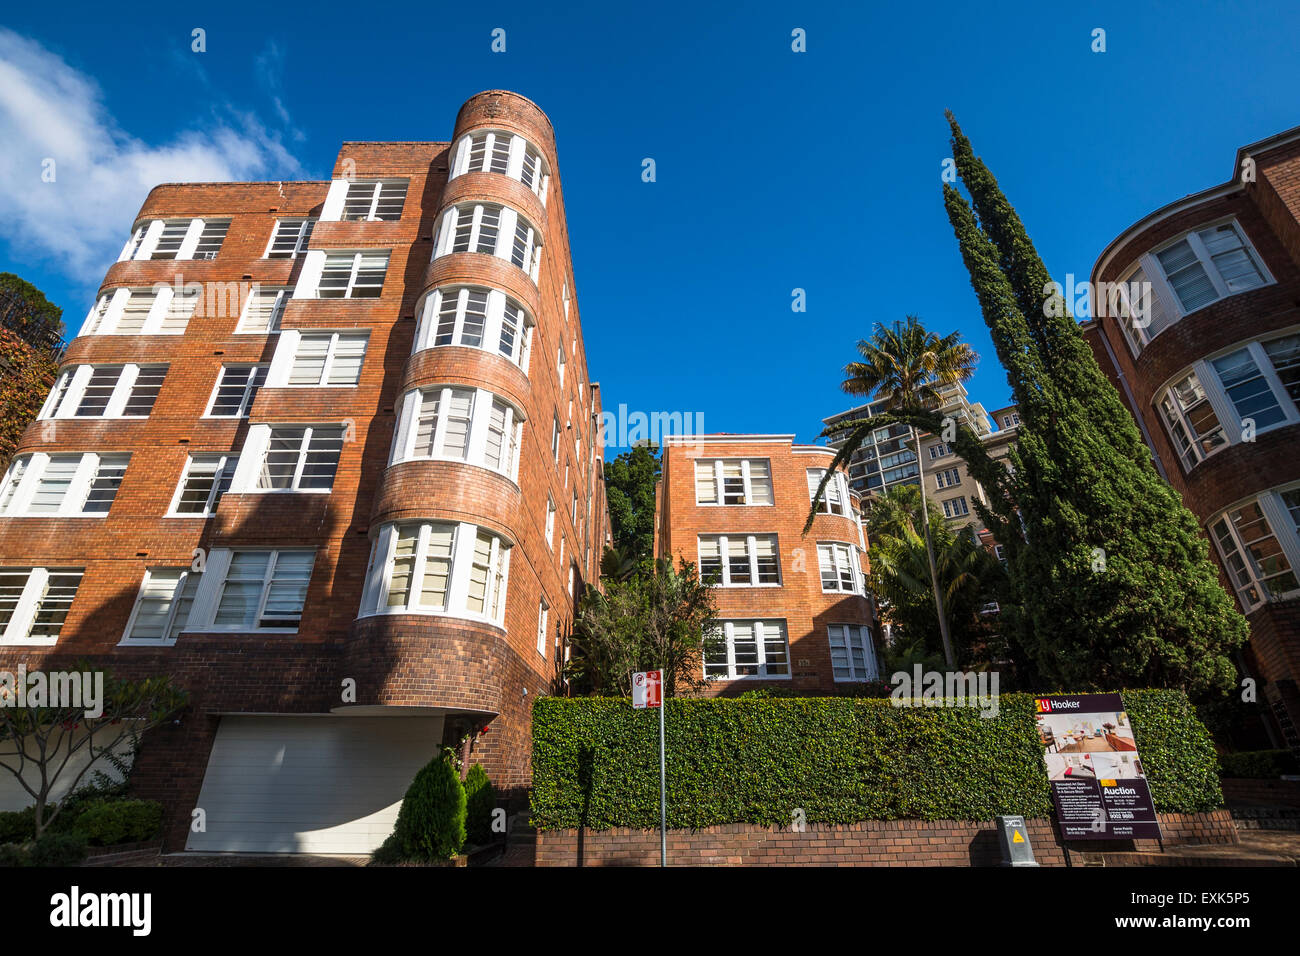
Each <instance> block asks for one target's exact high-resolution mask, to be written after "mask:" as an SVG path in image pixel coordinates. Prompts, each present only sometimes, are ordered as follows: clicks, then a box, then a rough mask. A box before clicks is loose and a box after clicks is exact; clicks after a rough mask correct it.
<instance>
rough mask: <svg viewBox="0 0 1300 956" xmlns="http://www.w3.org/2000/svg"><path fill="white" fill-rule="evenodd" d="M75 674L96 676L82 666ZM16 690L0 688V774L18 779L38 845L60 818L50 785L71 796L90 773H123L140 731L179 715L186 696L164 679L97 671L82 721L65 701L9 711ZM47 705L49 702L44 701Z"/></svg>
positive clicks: (0, 685) (7, 686)
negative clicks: (97, 705) (98, 691)
mask: <svg viewBox="0 0 1300 956" xmlns="http://www.w3.org/2000/svg"><path fill="white" fill-rule="evenodd" d="M73 670H74V671H75V672H78V673H81V674H86V675H91V674H98V673H99V672H98V671H96V670H95V668H94V667H93V666H92V665H91V664H89V663H88V662H84V661H80V662H78V663H77V664H75V665H74V666H73ZM7 676H11V675H7ZM17 695H18V689H17V688H16V687H15V686H14V685H13V684H12V683H10V682H9V681H8V680H5V681H0V767H3V768H4V769H5V770H7V771H9V772H10V773H12V774H13V775H14V777H16V778H17V780H18V784H19V786H21V787H22V788H23V789H24V790H25V791H27V793H28V794H30V795H31V797H32V800H33V801H35V815H36V816H35V823H36V836H37V838H39V837H40V836H41V835H42V834H43V833H44V832H45V831H46V829H48V828H49V826H50V824H51V823H53V822H54V820H55V819H57V818H58V816H59V814H60V812H62V810H63V807H64V803H63V802H56V801H53V800H52V799H51V794H52V793H53V792H54V789H55V787H56V786H61V787H63V789H64V793H65V794H68V795H71V794H72V793H74V792H75V791H76V790H77V788H78V784H80V783H81V781H82V778H84V777H85V776H86V774H87V773H89V772H91V770H92V769H93V770H94V771H95V772H97V773H98V772H101V771H102V770H104V769H105V768H112V769H114V770H116V771H117V772H119V773H122V772H124V771H125V770H126V769H127V766H126V762H125V760H124V759H123V757H122V754H123V752H124V751H126V752H130V753H131V754H132V755H134V753H135V752H136V751H138V750H139V748H140V741H141V738H142V737H143V736H144V734H145V733H146V732H148V731H149V730H152V729H153V728H154V727H157V726H158V725H159V724H161V723H162V722H163V721H165V720H167V719H168V718H170V717H171V716H172V715H173V714H175V713H177V712H179V711H180V710H181V709H182V708H184V707H185V705H186V704H187V703H188V700H189V696H188V694H187V693H186V692H185V691H183V690H181V689H179V688H177V687H174V686H173V685H172V683H171V678H170V677H146V678H144V679H142V680H138V681H133V680H118V679H116V678H114V677H113V676H112V674H109V673H107V672H104V691H103V702H102V712H101V713H100V714H99V715H98V716H95V717H88V716H86V707H85V706H84V705H85V703H86V702H85V701H84V700H83V701H81V704H82V706H71V703H70V702H68V701H63V702H61V703H59V705H58V706H39V707H38V706H22V707H19V706H16V704H17V700H18V696H17ZM51 703H54V702H51ZM80 756H84V757H85V760H84V762H83V763H82V764H81V768H80V769H79V770H76V771H75V772H74V771H73V770H72V769H71V767H72V765H73V758H74V757H80Z"/></svg>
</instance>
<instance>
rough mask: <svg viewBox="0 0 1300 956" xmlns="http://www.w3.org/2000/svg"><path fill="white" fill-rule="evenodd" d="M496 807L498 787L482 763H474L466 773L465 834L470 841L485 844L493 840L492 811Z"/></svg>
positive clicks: (480, 844)
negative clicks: (495, 786)
mask: <svg viewBox="0 0 1300 956" xmlns="http://www.w3.org/2000/svg"><path fill="white" fill-rule="evenodd" d="M494 809H496V789H495V788H494V787H493V786H492V781H491V780H489V779H488V775H487V771H486V770H484V769H483V765H482V764H477V763H476V764H474V766H472V767H470V768H469V773H467V774H466V775H465V834H466V836H467V837H468V838H469V842H470V843H474V844H477V845H478V846H483V845H484V844H486V843H491V842H492V811H493V810H494Z"/></svg>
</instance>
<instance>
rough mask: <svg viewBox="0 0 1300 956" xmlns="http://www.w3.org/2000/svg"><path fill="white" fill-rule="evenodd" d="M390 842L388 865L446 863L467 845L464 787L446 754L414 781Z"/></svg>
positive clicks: (386, 852) (425, 767) (425, 768)
mask: <svg viewBox="0 0 1300 956" xmlns="http://www.w3.org/2000/svg"><path fill="white" fill-rule="evenodd" d="M389 841H392V842H393V843H394V845H393V846H390V847H388V848H387V850H385V855H386V856H387V857H388V859H387V860H386V862H403V861H408V860H410V861H429V860H447V859H450V858H451V857H453V856H455V855H456V854H457V853H459V852H460V848H461V847H462V846H464V845H465V787H464V786H463V785H462V784H461V782H460V775H459V774H458V773H457V772H456V768H455V766H454V765H453V764H452V761H451V760H450V759H449V757H448V756H447V755H446V754H443V755H441V756H438V757H434V758H433V759H432V760H431V761H429V763H428V764H426V765H425V766H424V767H423V768H422V769H421V770H420V772H419V773H417V774H416V775H415V779H414V780H413V781H411V786H410V787H409V788H408V789H407V791H406V796H405V798H403V800H402V809H401V810H399V811H398V812H397V823H396V824H395V825H394V827H393V834H392V836H390V837H389V838H388V841H385V845H386V846H387V843H388V842H389ZM381 849H382V848H381Z"/></svg>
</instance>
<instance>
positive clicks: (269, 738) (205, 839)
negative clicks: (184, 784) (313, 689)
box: [185, 717, 443, 854]
mask: <svg viewBox="0 0 1300 956" xmlns="http://www.w3.org/2000/svg"><path fill="white" fill-rule="evenodd" d="M442 723H443V718H441V717H223V718H222V719H221V725H220V727H218V729H217V737H216V741H215V742H214V743H213V745H212V754H211V756H209V757H208V769H207V773H206V774H205V775H204V777H203V788H202V790H201V791H200V793H199V802H198V806H199V807H200V808H201V809H202V810H203V811H204V813H205V815H206V828H207V829H206V831H205V832H202V833H195V832H193V828H191V832H190V836H189V840H188V842H187V843H186V846H185V848H186V849H187V850H206V851H238V852H242V853H356V854H360V853H369V852H371V851H372V850H374V849H375V848H376V847H377V846H379V844H381V843H383V842H384V839H385V838H386V837H387V836H388V835H389V834H390V833H391V832H392V830H393V822H394V821H395V820H396V819H397V810H398V808H399V807H400V806H401V803H402V797H403V796H404V795H405V793H406V788H407V787H409V786H410V785H411V781H412V780H413V779H414V778H415V774H416V772H417V771H418V770H419V769H420V768H421V767H423V766H424V765H425V764H426V763H428V762H429V760H430V759H432V758H433V755H434V754H436V753H437V752H438V746H439V744H440V743H441V741H442Z"/></svg>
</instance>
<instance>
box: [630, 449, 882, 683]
mask: <svg viewBox="0 0 1300 956" xmlns="http://www.w3.org/2000/svg"><path fill="white" fill-rule="evenodd" d="M834 455H835V452H834V451H833V450H830V449H824V448H814V447H812V446H794V445H793V444H792V442H791V439H790V437H789V436H779V437H775V438H772V437H764V436H728V437H726V438H723V437H722V436H706V437H704V438H703V439H702V440H697V439H695V438H692V439H688V440H685V441H682V442H673V441H667V442H665V445H664V454H663V465H662V477H661V479H660V482H659V486H658V491H657V497H656V508H657V510H658V514H657V515H656V519H655V525H656V528H657V532H656V537H657V541H656V547H657V549H658V553H659V554H661V555H671V556H673V558H674V560H677V559H678V558H685V559H686V560H688V561H691V562H693V563H695V564H696V566H697V568H698V564H699V535H701V534H732V535H735V534H776V536H777V550H778V553H779V556H780V562H781V586H780V587H771V586H768V587H719V588H717V589H716V590H715V592H714V593H715V596H716V601H717V607H718V617H719V618H724V619H725V618H768V619H776V618H780V619H783V620H785V622H786V630H787V634H788V637H789V642H790V664H791V675H792V676H791V678H790V679H789V680H773V681H770V682H763V681H758V680H751V679H743V680H734V681H723V680H719V681H713V682H710V684H709V687H708V689H707V693H708V694H710V695H725V694H735V693H740V692H742V691H745V690H749V689H751V688H752V687H754V686H759V685H761V684H762V683H771V684H772V685H774V686H780V687H782V688H792V689H793V690H794V691H796V692H802V693H808V694H819V693H832V692H834V690H835V689H836V683H835V680H834V675H833V672H832V670H831V658H830V643H829V637H828V634H827V625H829V624H865V625H874V623H875V621H874V616H873V611H872V603H871V601H870V599H868V598H866V597H862V596H861V595H854V594H842V593H833V592H831V593H827V592H823V591H822V586H821V573H820V570H819V565H818V560H817V543H818V542H819V541H835V542H842V543H844V544H848V545H850V546H851V547H853V548H854V549H857V548H858V547H859V541H860V538H859V534H858V525H857V522H856V520H855V519H854V518H851V517H843V516H840V515H830V514H819V515H818V516H817V517H816V518H815V519H814V521H813V526H812V528H811V530H810V531H809V532H808V534H807V535H806V536H805V535H804V533H803V525H804V521H805V520H806V519H807V517H808V506H809V500H808V479H807V470H808V469H809V468H826V467H828V466H829V465H830V463H831V460H832V459H833V458H834ZM699 458H765V459H767V460H768V461H769V462H770V463H771V473H772V489H773V501H774V502H775V504H774V505H771V506H763V505H753V506H745V505H717V506H714V505H697V504H696V503H695V462H696V460H697V459H699ZM854 497H855V507H856V496H854ZM859 561H860V565H861V568H862V571H863V574H864V575H865V573H866V572H867V569H868V565H867V560H866V555H865V553H862V554H860V555H859ZM876 636H877V637H878V635H876ZM877 659H878V658H877Z"/></svg>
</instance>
